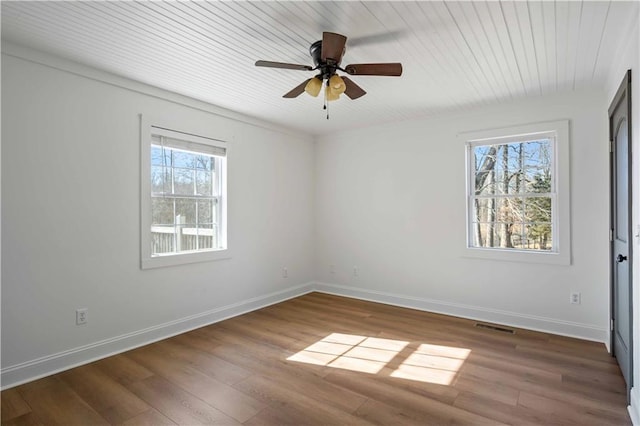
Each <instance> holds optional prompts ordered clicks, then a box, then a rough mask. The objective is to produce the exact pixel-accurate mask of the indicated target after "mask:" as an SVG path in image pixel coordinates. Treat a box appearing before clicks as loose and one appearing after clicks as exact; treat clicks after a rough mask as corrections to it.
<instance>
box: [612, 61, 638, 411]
mask: <svg viewBox="0 0 640 426" xmlns="http://www.w3.org/2000/svg"><path fill="white" fill-rule="evenodd" d="M625 96H626V98H625V99H626V102H627V111H628V117H627V126H628V129H627V135H628V138H629V140H628V143H627V147H628V148H627V162H628V165H627V174H628V176H627V180H628V188H627V192H628V194H627V200H628V201H627V210H628V211H627V216H628V224H629V226H628V235H627V241H628V250H629V253H628V265H629V299H628V300H629V334H630V336H629V337H630V340H629V370H630V373H631V374H630V375H629V383H627V384H626V385H627V401H629V397H630V394H629V392H630V390H631V388H632V387H633V351H634V346H635V345H634V341H633V330H634V327H633V241H634V237H633V198H632V197H633V191H632V187H633V170H632V163H633V161H632V159H633V158H632V134H631V130H632V129H631V119H632V117H633V115H632V110H631V70H627V72H626V73H625V76H624V78H623V79H622V82H621V83H620V86H619V87H618V90H617V91H616V94H615V96H614V97H613V100H612V101H611V105H610V106H609V110H608V122H609V232H610V234H609V235H610V238H609V271H610V276H609V290H610V306H609V321H610V327H609V328H610V339H609V347H610V348H611V355H612V356H615V345H614V335H615V333H614V321H615V318H614V312H615V311H614V309H615V297H614V278H615V271H614V268H615V261H614V254H615V253H614V247H613V239H614V237H613V229H614V220H615V216H614V213H615V211H614V207H615V206H614V200H615V195H614V192H613V191H614V190H615V188H614V179H615V176H614V173H615V171H616V170H615V160H616V159H615V157H614V149H613V145H614V141H613V137H614V134H613V133H614V131H615V128H614V124H615V123H613V122H612V117H613V113H614V111H615V110H616V108H617V107H618V106H619V104H620V102H621V101H622V99H623V98H624V97H625Z"/></svg>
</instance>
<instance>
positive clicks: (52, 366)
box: [0, 283, 314, 390]
mask: <svg viewBox="0 0 640 426" xmlns="http://www.w3.org/2000/svg"><path fill="white" fill-rule="evenodd" d="M313 289H314V283H306V284H302V285H298V286H295V287H290V288H288V289H285V290H281V291H277V292H274V293H269V294H266V295H262V296H258V297H254V298H251V299H247V300H243V301H240V302H237V303H233V304H231V305H226V306H222V307H219V308H215V309H212V310H210V311H206V312H202V313H199V314H196V315H191V316H188V317H185V318H180V319H177V320H175V321H170V322H167V323H164V324H159V325H156V326H153V327H149V328H145V329H142V330H138V331H134V332H131V333H126V334H122V335H120V336H116V337H112V338H109V339H105V340H101V341H99V342H94V343H90V344H88V345H85V346H80V347H77V348H73V349H69V350H67V351H63V352H59V353H56V354H52V355H48V356H44V357H41V358H38V359H34V360H31V361H27V362H23V363H20V364H16V365H12V366H9V367H6V368H3V369H2V370H0V383H1V384H2V385H1V387H0V389H2V390H5V389H9V388H12V387H14V386H18V385H20V384H23V383H27V382H30V381H33V380H37V379H39V378H42V377H46V376H50V375H51V374H55V373H58V372H60V371H64V370H68V369H70V368H74V367H77V366H80V365H84V364H88V363H90V362H93V361H97V360H99V359H102V358H106V357H108V356H112V355H116V354H119V353H122V352H125V351H128V350H131V349H134V348H137V347H140V346H144V345H148V344H150V343H153V342H157V341H158V340H163V339H166V338H168V337H172V336H175V335H178V334H181V333H185V332H187V331H191V330H194V329H196V328H200V327H204V326H206V325H210V324H214V323H216V322H219V321H223V320H225V319H228V318H231V317H235V316H238V315H242V314H244V313H247V312H251V311H255V310H256V309H260V308H264V307H266V306H269V305H273V304H275V303H280V302H283V301H285V300H288V299H292V298H294V297H298V296H302V295H304V294H307V293H309V292H311V291H313Z"/></svg>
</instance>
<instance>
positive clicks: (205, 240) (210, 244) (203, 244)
mask: <svg viewBox="0 0 640 426" xmlns="http://www.w3.org/2000/svg"><path fill="white" fill-rule="evenodd" d="M198 245H199V248H200V249H207V248H208V249H210V248H214V247H218V243H217V238H216V234H215V229H214V227H213V225H211V224H209V225H204V226H199V227H198Z"/></svg>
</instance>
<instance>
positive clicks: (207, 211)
mask: <svg viewBox="0 0 640 426" xmlns="http://www.w3.org/2000/svg"><path fill="white" fill-rule="evenodd" d="M213 203H214V200H206V201H198V225H199V226H204V225H211V224H213V222H214V217H213V211H214V209H213V206H214V204H213Z"/></svg>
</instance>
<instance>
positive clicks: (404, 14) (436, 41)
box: [0, 0, 638, 134]
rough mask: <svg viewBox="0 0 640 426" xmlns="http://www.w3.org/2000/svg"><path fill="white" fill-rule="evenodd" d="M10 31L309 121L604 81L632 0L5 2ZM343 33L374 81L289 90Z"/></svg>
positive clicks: (174, 87)
mask: <svg viewBox="0 0 640 426" xmlns="http://www.w3.org/2000/svg"><path fill="white" fill-rule="evenodd" d="M0 7H1V8H2V38H3V40H6V41H9V42H12V43H15V44H18V45H24V46H27V47H31V48H34V49H37V50H41V51H45V52H49V53H51V54H53V55H57V56H60V57H63V58H67V59H70V60H72V61H75V62H79V63H81V64H85V65H89V66H92V67H95V68H98V69H103V70H105V71H108V72H111V73H115V74H117V75H120V76H123V77H127V78H130V79H133V80H137V81H141V82H143V83H147V84H151V85H154V86H157V87H160V88H163V89H166V90H170V91H173V92H176V93H181V94H184V95H187V96H191V97H195V98H197V99H200V100H203V101H205V102H209V103H212V104H215V105H218V106H220V107H223V108H228V109H231V110H235V111H239V112H242V113H245V114H248V115H251V116H254V117H258V118H262V119H264V120H267V121H271V122H275V123H279V124H282V125H285V126H287V127H291V128H296V129H300V130H302V131H304V132H309V133H312V134H321V133H326V132H331V131H337V130H340V129H348V128H353V127H357V126H366V125H367V124H371V123H379V122H385V121H393V120H403V119H407V118H414V117H429V116H432V115H438V114H442V113H444V112H451V111H460V110H462V109H465V108H469V107H478V106H482V105H489V104H493V103H496V102H500V101H503V100H506V99H512V98H513V99H515V98H520V97H524V96H538V95H539V94H550V93H555V92H563V91H567V90H578V89H582V88H588V87H596V88H599V89H600V88H601V87H602V85H603V84H604V82H605V81H606V79H607V76H608V72H609V69H610V63H611V62H612V61H613V60H614V59H615V54H616V49H617V48H616V46H618V45H619V44H620V40H624V37H625V36H626V35H627V34H628V32H629V30H630V28H631V25H632V24H633V19H634V18H635V19H637V16H638V11H637V8H638V4H637V3H635V2H617V1H615V2H610V1H595V2H580V1H576V2H566V1H556V2H547V1H540V0H532V1H529V2H521V1H515V2H514V1H501V2H494V1H489V2H451V1H446V2H392V1H379V2H361V1H354V2H332V1H327V2H320V1H306V2H254V1H247V2H137V1H133V2H2V3H1V5H0ZM323 31H333V32H338V33H340V34H344V35H346V36H347V37H348V40H347V50H346V53H345V57H344V62H343V65H345V64H348V63H367V62H387V61H388V62H402V63H403V68H404V72H403V76H402V77H366V76H354V77H353V80H354V81H355V82H356V83H357V84H358V85H360V86H362V87H363V89H364V90H366V91H367V92H368V93H367V95H366V96H364V97H362V98H360V99H358V100H349V99H344V100H342V99H341V100H340V101H338V102H334V103H331V104H330V113H331V119H330V120H326V117H325V115H324V113H323V111H322V104H323V100H322V98H321V97H319V98H315V99H313V98H310V97H309V96H307V95H306V94H303V95H301V96H300V97H298V98H296V99H283V98H282V95H283V94H284V93H286V92H287V91H289V90H290V89H291V88H293V87H295V86H296V85H298V84H300V83H301V82H302V81H304V80H305V79H307V78H309V77H310V76H312V75H313V73H309V72H303V71H291V70H281V69H268V68H257V67H255V66H254V62H255V61H256V60H258V59H264V60H271V61H279V62H289V63H300V64H309V65H311V63H312V60H311V57H310V56H309V51H308V50H309V46H310V44H311V43H312V42H314V41H316V40H319V39H320V38H321V37H322V32H323Z"/></svg>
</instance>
